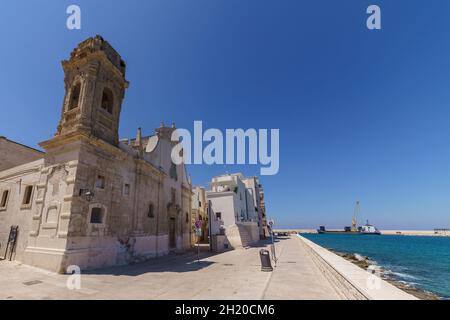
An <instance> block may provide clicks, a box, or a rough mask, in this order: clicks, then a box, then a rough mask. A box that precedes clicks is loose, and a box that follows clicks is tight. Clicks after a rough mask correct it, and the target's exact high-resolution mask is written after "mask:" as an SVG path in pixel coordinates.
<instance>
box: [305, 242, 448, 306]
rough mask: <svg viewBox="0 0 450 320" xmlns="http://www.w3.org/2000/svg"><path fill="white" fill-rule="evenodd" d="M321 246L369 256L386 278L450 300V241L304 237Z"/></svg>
mask: <svg viewBox="0 0 450 320" xmlns="http://www.w3.org/2000/svg"><path fill="white" fill-rule="evenodd" d="M302 236H304V237H305V238H308V239H309V240H311V241H313V242H315V243H317V244H318V245H320V246H322V247H325V248H331V249H334V250H336V251H340V252H346V253H358V254H360V255H363V256H367V257H369V258H370V260H372V261H374V262H375V263H376V264H377V265H379V266H381V267H382V268H383V269H385V270H386V275H387V276H389V277H391V278H393V279H395V280H398V281H402V282H404V283H407V284H409V285H411V286H414V287H417V288H420V289H423V290H427V291H430V292H433V293H435V294H437V295H439V296H440V297H442V298H443V299H450V237H426V236H423V237H420V236H395V235H393V236H388V235H386V236H384V235H381V236H376V235H335V234H302Z"/></svg>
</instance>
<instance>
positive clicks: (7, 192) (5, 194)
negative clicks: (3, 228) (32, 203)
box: [0, 190, 9, 208]
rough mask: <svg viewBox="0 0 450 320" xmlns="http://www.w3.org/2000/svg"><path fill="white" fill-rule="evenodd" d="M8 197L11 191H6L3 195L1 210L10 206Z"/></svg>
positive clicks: (0, 203) (0, 204)
mask: <svg viewBox="0 0 450 320" xmlns="http://www.w3.org/2000/svg"><path fill="white" fill-rule="evenodd" d="M8 196H9V190H4V191H3V193H2V198H1V202H0V208H5V207H6V205H7V204H8Z"/></svg>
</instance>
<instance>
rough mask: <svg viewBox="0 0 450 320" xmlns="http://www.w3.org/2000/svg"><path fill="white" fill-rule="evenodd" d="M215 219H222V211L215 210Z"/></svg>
mask: <svg viewBox="0 0 450 320" xmlns="http://www.w3.org/2000/svg"><path fill="white" fill-rule="evenodd" d="M216 219H217V220H221V219H222V212H216Z"/></svg>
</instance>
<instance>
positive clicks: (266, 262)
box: [259, 249, 273, 271]
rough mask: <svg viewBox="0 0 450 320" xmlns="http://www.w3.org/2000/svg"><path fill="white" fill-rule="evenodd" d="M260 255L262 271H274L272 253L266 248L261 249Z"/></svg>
mask: <svg viewBox="0 0 450 320" xmlns="http://www.w3.org/2000/svg"><path fill="white" fill-rule="evenodd" d="M259 257H260V258H261V271H273V268H272V264H271V263H270V253H269V251H268V250H266V249H261V250H260V251H259Z"/></svg>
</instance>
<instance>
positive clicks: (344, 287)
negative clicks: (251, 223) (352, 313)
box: [297, 235, 417, 300]
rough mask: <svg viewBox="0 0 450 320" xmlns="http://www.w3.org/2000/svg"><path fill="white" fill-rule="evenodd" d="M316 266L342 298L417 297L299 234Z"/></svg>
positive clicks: (403, 298) (393, 298) (382, 298)
mask: <svg viewBox="0 0 450 320" xmlns="http://www.w3.org/2000/svg"><path fill="white" fill-rule="evenodd" d="M297 236H298V240H299V241H301V243H302V245H304V246H305V247H306V248H307V250H308V252H309V253H310V254H311V257H312V259H313V260H314V263H315V264H316V266H317V268H319V269H320V271H321V272H322V273H323V274H324V275H325V277H326V278H327V279H328V281H329V282H330V283H331V284H332V285H333V287H334V288H335V289H336V292H337V293H338V294H339V295H340V296H341V297H342V298H343V299H350V300H417V298H416V297H414V296H412V295H410V294H408V293H406V292H404V291H402V290H400V289H399V288H397V287H395V286H394V285H392V284H390V283H389V282H387V281H385V280H383V279H381V278H380V277H378V276H377V275H374V274H371V273H369V272H368V271H365V270H363V269H361V268H360V267H358V266H356V265H354V264H353V263H351V262H349V261H347V260H345V259H344V258H342V257H340V256H338V255H336V254H335V253H333V252H331V251H329V250H327V249H325V248H323V247H321V246H319V245H317V244H315V243H314V242H312V241H310V240H308V239H306V238H304V237H302V236H300V235H297Z"/></svg>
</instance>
